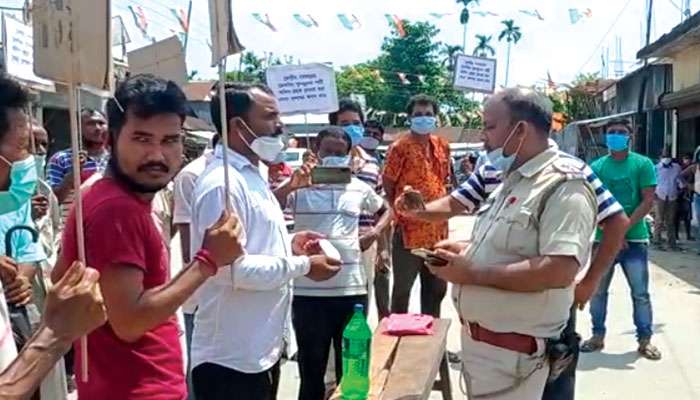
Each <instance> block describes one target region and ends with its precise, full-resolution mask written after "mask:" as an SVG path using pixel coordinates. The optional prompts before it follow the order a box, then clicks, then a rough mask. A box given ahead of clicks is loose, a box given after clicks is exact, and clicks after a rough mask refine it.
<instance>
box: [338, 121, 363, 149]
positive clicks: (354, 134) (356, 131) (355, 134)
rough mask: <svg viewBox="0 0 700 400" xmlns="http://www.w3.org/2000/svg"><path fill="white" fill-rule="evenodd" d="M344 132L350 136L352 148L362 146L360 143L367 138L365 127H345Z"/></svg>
mask: <svg viewBox="0 0 700 400" xmlns="http://www.w3.org/2000/svg"><path fill="white" fill-rule="evenodd" d="M343 130H344V131H345V133H347V134H348V135H349V136H350V140H351V146H352V147H355V146H357V145H358V144H360V141H361V140H362V138H363V137H364V136H365V127H364V126H362V125H345V126H344V127H343Z"/></svg>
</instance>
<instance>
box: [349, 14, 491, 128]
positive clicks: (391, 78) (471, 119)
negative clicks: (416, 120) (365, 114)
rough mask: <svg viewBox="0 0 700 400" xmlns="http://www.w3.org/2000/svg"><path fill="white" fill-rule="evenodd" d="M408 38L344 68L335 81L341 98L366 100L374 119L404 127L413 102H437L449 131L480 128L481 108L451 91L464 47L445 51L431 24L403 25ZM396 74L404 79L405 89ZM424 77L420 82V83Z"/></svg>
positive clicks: (388, 40)
mask: <svg viewBox="0 0 700 400" xmlns="http://www.w3.org/2000/svg"><path fill="white" fill-rule="evenodd" d="M403 24H404V29H405V31H406V36H405V37H403V38H402V37H399V36H398V35H397V34H396V33H394V34H393V35H392V36H390V37H386V38H385V39H384V42H383V44H382V52H381V54H380V55H379V57H377V58H376V59H374V60H371V61H368V62H366V63H362V64H357V65H353V66H349V67H345V68H343V69H342V70H341V71H340V72H339V73H337V75H336V81H337V86H338V92H339V95H340V96H342V97H344V96H349V95H350V94H353V93H357V94H364V95H365V97H366V99H367V106H368V108H369V111H370V115H374V116H375V117H379V118H381V119H383V120H384V122H385V123H387V124H390V125H398V126H401V125H402V124H403V123H404V121H405V114H404V112H405V107H406V104H407V103H408V100H409V99H410V98H411V96H413V95H415V94H419V93H425V94H428V95H430V96H433V97H435V99H436V100H437V101H438V103H439V104H440V107H441V110H440V111H441V113H440V114H441V115H440V117H441V120H442V121H441V122H442V123H443V124H445V125H448V126H449V125H452V126H466V127H475V126H478V125H480V123H481V122H480V117H479V113H478V110H479V104H478V103H476V102H474V101H470V100H468V99H467V98H466V97H465V95H464V93H462V92H459V91H456V90H455V89H454V88H453V87H452V71H453V70H454V65H453V63H454V61H453V60H454V55H455V54H456V53H458V52H460V51H461V50H462V48H461V47H460V46H450V45H444V44H442V43H440V42H438V41H437V40H436V39H435V38H436V36H437V34H438V33H439V30H438V29H437V28H436V27H435V26H434V25H432V24H430V23H427V22H408V21H403ZM397 72H402V73H405V74H406V78H407V79H408V81H409V83H408V84H405V83H403V82H402V81H401V79H400V78H399V76H398V74H397ZM419 77H422V80H421V79H420V78H419Z"/></svg>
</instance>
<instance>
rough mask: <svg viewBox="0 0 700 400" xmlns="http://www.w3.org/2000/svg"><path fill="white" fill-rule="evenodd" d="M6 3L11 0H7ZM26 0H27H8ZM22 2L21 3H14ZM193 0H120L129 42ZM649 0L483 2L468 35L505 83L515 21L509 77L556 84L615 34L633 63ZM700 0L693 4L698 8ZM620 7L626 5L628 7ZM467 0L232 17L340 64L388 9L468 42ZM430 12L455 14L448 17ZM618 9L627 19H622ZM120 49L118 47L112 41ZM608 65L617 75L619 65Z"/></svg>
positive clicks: (310, 57)
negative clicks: (306, 18) (303, 18)
mask: <svg viewBox="0 0 700 400" xmlns="http://www.w3.org/2000/svg"><path fill="white" fill-rule="evenodd" d="M681 2H682V0H656V1H655V3H656V5H655V18H654V23H653V27H652V38H656V37H658V36H660V35H662V34H663V33H666V32H667V31H669V30H670V29H671V28H673V26H675V25H676V24H678V23H679V22H680V11H678V9H677V8H676V7H675V5H674V4H673V3H676V4H680V3H681ZM3 3H6V2H3ZM9 3H10V5H21V4H22V3H23V2H22V1H20V0H9ZM13 3H14V4H13ZM187 3H188V1H187V0H113V15H122V17H123V18H124V21H125V23H126V27H127V30H128V32H129V35H130V37H131V40H132V43H130V44H129V45H127V49H128V50H133V49H135V48H138V47H141V46H144V45H146V44H148V43H149V40H148V39H146V38H144V37H143V36H142V35H141V33H140V32H139V31H138V29H137V28H136V26H135V24H134V21H133V18H132V17H131V14H130V12H129V11H128V8H127V7H128V6H129V5H141V6H142V8H143V10H144V12H145V13H146V16H147V18H148V20H149V35H151V36H154V37H155V38H156V39H158V40H160V39H164V38H166V37H168V36H171V35H172V34H173V33H172V30H178V23H177V21H176V20H175V18H174V17H173V16H172V15H171V12H170V8H173V7H175V8H178V7H181V8H185V9H186V7H187ZM645 3H646V1H645V0H481V5H480V6H478V7H475V8H473V10H472V11H479V10H481V11H490V12H494V13H497V14H499V15H498V16H496V17H481V16H477V15H472V20H471V22H470V25H469V28H468V29H469V30H468V35H467V50H468V52H469V53H471V50H472V49H473V47H474V46H475V44H476V43H475V42H476V39H475V38H474V35H475V34H477V33H478V34H487V35H494V40H493V45H494V47H495V48H496V49H497V58H498V59H499V69H498V83H499V84H502V83H503V81H504V77H505V70H504V68H505V54H506V46H505V43H498V42H497V41H496V37H497V35H498V32H499V31H500V29H501V27H500V22H501V20H503V19H505V18H512V19H514V20H515V21H516V24H517V25H519V26H520V27H521V29H522V32H523V40H522V41H521V42H520V43H519V44H518V45H517V46H516V47H515V48H514V49H513V53H512V60H511V84H522V85H531V84H533V83H538V82H540V83H541V82H542V80H544V79H545V78H546V76H547V71H549V72H550V73H551V75H552V78H553V79H554V80H555V81H556V82H568V81H570V80H572V79H573V78H574V77H575V76H576V74H577V73H579V72H597V71H600V69H601V49H602V48H604V47H609V48H610V59H611V62H612V61H614V59H615V58H616V51H615V41H616V37H620V38H621V40H622V60H623V62H624V66H625V69H626V70H629V69H631V68H633V67H634V66H633V63H634V62H635V61H636V60H635V54H636V51H637V50H638V49H639V48H640V45H641V43H642V40H643V37H642V36H643V32H642V22H643V20H644V9H645ZM699 6H700V0H695V1H692V2H691V9H692V11H693V12H696V11H698V7H699ZM569 8H578V9H587V8H590V9H591V11H592V14H593V16H592V17H591V18H584V19H582V20H581V21H580V22H578V23H577V24H575V25H572V24H571V23H570V22H569V12H568V9H569ZM521 9H526V10H535V9H536V10H538V11H539V13H540V14H541V15H542V16H543V17H544V21H540V20H538V19H536V18H533V17H529V16H526V15H523V14H521V13H520V12H519V10H521ZM623 9H624V11H622V12H621V10H623ZM460 10H461V8H460V5H458V4H456V2H455V1H454V0H431V1H422V0H352V1H348V0H233V13H234V24H235V25H236V30H237V32H238V34H239V37H240V39H241V41H242V42H243V44H244V45H245V46H246V47H247V48H248V49H249V50H252V51H254V52H255V53H257V54H258V55H264V54H265V53H266V52H272V53H274V54H275V55H277V56H283V55H289V56H293V57H294V58H295V59H301V61H302V62H319V61H320V62H332V63H333V64H334V65H335V66H342V65H348V64H354V63H358V62H362V61H366V60H369V59H371V58H373V57H375V56H376V55H377V54H378V53H379V51H380V46H381V43H382V39H383V38H384V36H386V35H387V34H389V31H390V28H389V26H388V23H387V21H386V19H385V17H384V14H386V13H389V14H396V15H397V16H399V17H400V18H403V19H408V20H427V21H430V22H432V23H434V24H435V25H437V26H438V28H439V29H440V30H441V33H440V35H439V40H441V41H442V42H445V43H449V44H461V42H462V26H461V25H460V24H459V23H458V19H459V12H460ZM256 12H257V13H261V14H266V13H267V14H268V15H269V16H270V20H271V22H272V23H273V24H274V25H275V26H276V28H277V30H278V31H277V32H272V31H271V30H270V29H269V28H267V27H266V26H264V25H262V24H261V23H259V22H257V21H256V20H255V19H254V18H253V17H252V16H251V14H252V13H256ZM294 13H301V14H311V15H312V16H313V17H314V18H315V19H316V20H317V21H318V23H319V24H320V26H319V27H318V28H305V27H303V26H302V25H300V24H299V23H298V22H296V21H295V20H294V19H293V17H292V15H293V14H294ZM338 13H346V14H355V15H356V16H357V18H358V19H359V20H360V22H361V24H362V26H361V27H358V28H357V29H355V30H353V31H348V30H346V29H345V28H343V27H342V26H341V24H340V22H339V21H338V18H337V16H336V15H337V14H338ZM430 13H451V15H446V16H444V17H442V18H441V19H436V18H434V17H431V16H430V15H429V14H430ZM618 15H619V18H618ZM208 38H209V15H208V1H207V0H194V2H193V15H192V22H191V32H190V42H189V46H188V52H187V63H188V69H189V70H197V71H199V73H200V77H202V78H215V77H216V71H215V70H213V69H211V68H210V67H209V60H210V55H209V48H208V46H207V41H208V40H209V39H208ZM114 51H119V48H114ZM229 65H230V68H229V69H235V68H237V66H238V60H237V56H233V57H230V58H229ZM614 69H615V68H614V67H613V66H610V73H611V74H612V73H613V71H614Z"/></svg>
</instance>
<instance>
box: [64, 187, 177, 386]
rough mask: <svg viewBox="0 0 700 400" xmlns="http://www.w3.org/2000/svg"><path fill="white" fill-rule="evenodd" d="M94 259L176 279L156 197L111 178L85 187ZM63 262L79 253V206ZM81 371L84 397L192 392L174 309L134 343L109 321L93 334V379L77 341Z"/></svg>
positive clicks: (158, 278)
mask: <svg viewBox="0 0 700 400" xmlns="http://www.w3.org/2000/svg"><path fill="white" fill-rule="evenodd" d="M82 196H83V219H84V226H85V249H86V257H87V264H88V265H89V266H91V267H93V268H95V269H97V270H98V271H100V270H102V269H104V268H105V267H106V266H108V265H110V264H128V265H130V266H132V267H135V268H140V269H141V270H143V273H144V276H143V287H144V288H145V289H149V288H152V287H155V286H158V285H162V284H163V283H165V282H166V281H167V280H168V279H169V276H168V275H169V273H168V271H169V268H168V262H169V257H168V250H167V248H166V247H165V244H164V243H163V239H162V238H161V235H160V233H159V232H158V229H157V228H156V226H155V225H154V223H153V219H152V217H151V206H150V203H146V202H144V201H143V200H140V199H139V198H137V197H135V196H133V195H132V194H130V193H129V192H127V191H126V190H125V189H124V188H122V187H121V186H120V185H118V184H117V183H116V182H115V181H114V180H113V179H111V178H103V179H100V180H99V181H97V182H96V183H95V184H94V185H93V186H92V187H91V188H90V189H88V190H87V191H86V192H84V193H83V195H82ZM62 257H63V259H64V261H66V262H68V263H71V262H73V261H74V260H76V259H77V257H78V253H77V243H76V234H75V217H74V215H73V211H71V216H70V217H69V218H68V220H67V222H66V228H65V231H64V233H63V252H62ZM75 347H76V357H75V363H76V377H77V378H78V379H77V381H78V396H79V398H80V399H81V400H93V399H99V400H112V399H114V400H127V399H128V400H137V399H144V400H145V399H148V400H175V399H177V400H181V399H184V398H186V397H187V388H186V385H185V377H184V374H183V361H182V351H181V348H180V341H179V329H178V325H177V321H176V319H175V316H172V317H171V318H168V320H166V321H163V323H162V324H160V325H158V326H156V327H155V328H153V329H151V330H150V331H148V332H146V333H145V334H144V335H143V336H142V337H141V338H140V339H139V340H138V341H136V342H134V343H127V342H124V341H122V340H121V339H119V338H118V337H117V335H116V334H115V333H114V331H113V330H112V328H111V326H110V325H109V322H107V323H106V324H105V325H103V326H101V327H100V328H98V329H96V330H95V331H93V332H92V333H91V334H89V335H88V373H89V380H88V382H87V383H83V382H81V380H80V376H81V375H80V373H81V372H80V371H81V365H80V364H81V363H80V360H81V358H80V349H79V346H78V345H77V343H76V346H75Z"/></svg>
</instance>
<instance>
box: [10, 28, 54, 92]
mask: <svg viewBox="0 0 700 400" xmlns="http://www.w3.org/2000/svg"><path fill="white" fill-rule="evenodd" d="M33 35H34V32H33V31H32V27H31V26H27V25H25V24H23V23H22V22H20V21H17V20H15V19H12V18H10V17H7V16H5V15H4V14H3V16H2V42H3V44H4V46H3V49H4V50H5V54H4V56H5V69H6V71H7V73H8V74H9V75H12V76H14V77H15V78H19V79H21V80H24V81H29V82H36V83H39V84H41V85H45V86H49V87H53V83H52V82H51V81H47V80H46V79H41V78H39V77H38V76H36V75H35V74H34V49H33V47H34V39H33Z"/></svg>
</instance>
